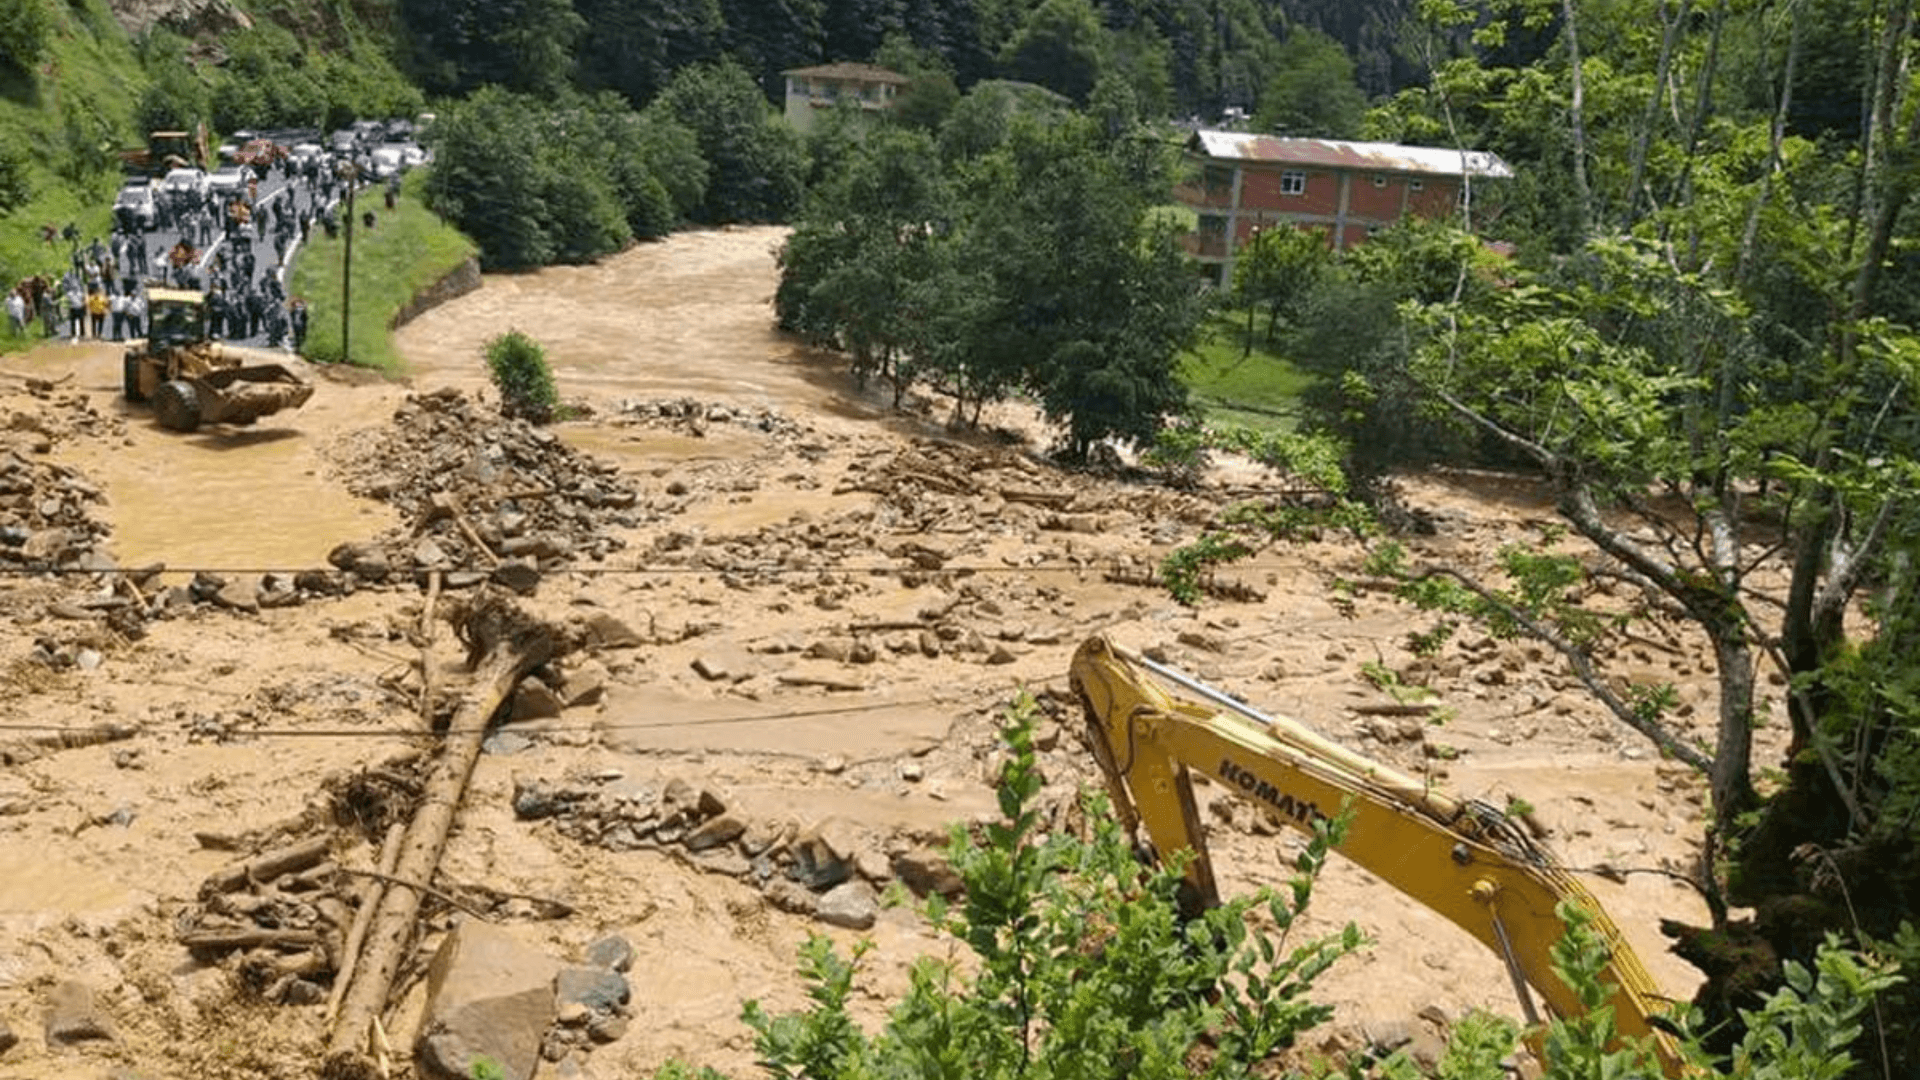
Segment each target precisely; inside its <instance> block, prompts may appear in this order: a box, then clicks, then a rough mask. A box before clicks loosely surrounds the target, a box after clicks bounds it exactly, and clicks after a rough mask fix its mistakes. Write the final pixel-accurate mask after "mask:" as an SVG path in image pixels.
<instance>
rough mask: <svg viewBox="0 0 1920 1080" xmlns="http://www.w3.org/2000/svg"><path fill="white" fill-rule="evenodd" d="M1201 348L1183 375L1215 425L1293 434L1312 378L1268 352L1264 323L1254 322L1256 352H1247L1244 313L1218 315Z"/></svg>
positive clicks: (1192, 354) (1183, 365)
mask: <svg viewBox="0 0 1920 1080" xmlns="http://www.w3.org/2000/svg"><path fill="white" fill-rule="evenodd" d="M1203 335H1204V336H1203V337H1202V339H1201V343H1200V345H1199V346H1198V347H1197V348H1196V349H1194V351H1192V352H1190V353H1188V354H1187V355H1186V356H1185V357H1184V358H1183V359H1182V361H1181V366H1180V370H1181V375H1182V376H1183V377H1184V378H1185V379H1186V382H1187V386H1188V388H1189V389H1191V390H1192V392H1193V398H1194V401H1195V402H1196V403H1198V404H1199V405H1200V407H1201V410H1202V411H1203V412H1204V413H1205V414H1206V418H1207V421H1208V422H1209V423H1212V424H1230V425H1239V426H1242V427H1249V428H1254V429H1257V430H1262V431H1265V430H1273V429H1280V430H1289V429H1291V428H1292V427H1293V425H1294V414H1295V412H1296V401H1297V399H1298V398H1299V396H1300V392H1301V391H1302V390H1305V389H1306V387H1307V386H1308V384H1310V383H1311V382H1312V381H1313V377H1312V376H1311V375H1309V374H1307V373H1306V372H1304V371H1301V370H1300V369H1299V368H1297V367H1295V366H1294V365H1293V363H1292V362H1291V361H1289V360H1287V359H1286V358H1285V357H1283V356H1280V355H1279V354H1277V353H1274V352H1270V351H1268V350H1267V348H1266V347H1265V335H1266V323H1265V320H1264V318H1256V321H1255V322H1254V328H1253V351H1252V352H1251V353H1247V352H1246V341H1247V324H1246V313H1245V312H1243V311H1224V312H1222V313H1220V314H1218V315H1215V316H1214V317H1213V319H1212V320H1211V321H1209V322H1208V323H1207V325H1206V327H1205V328H1204V330H1203Z"/></svg>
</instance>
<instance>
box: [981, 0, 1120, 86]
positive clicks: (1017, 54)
mask: <svg viewBox="0 0 1920 1080" xmlns="http://www.w3.org/2000/svg"><path fill="white" fill-rule="evenodd" d="M1108 50H1109V44H1108V41H1107V31H1106V28H1105V27H1103V26H1101V25H1100V15H1099V13H1098V12H1096V11H1095V10H1094V9H1093V4H1092V3H1091V2H1090V0H1043V2H1042V3H1041V4H1040V6H1039V7H1036V8H1034V9H1033V13H1032V14H1031V15H1029V16H1027V19H1026V22H1025V23H1024V24H1023V25H1022V26H1021V27H1020V32H1019V33H1018V34H1016V35H1015V36H1014V38H1013V40H1011V41H1009V42H1007V45H1006V47H1005V49H1004V50H1002V52H1001V55H1000V60H1001V64H1002V66H1003V67H1004V68H1005V69H1006V72H1007V74H1008V76H1009V77H1011V78H1015V79H1020V80H1023V81H1025V82H1031V83H1038V84H1040V85H1041V86H1044V87H1046V88H1047V89H1049V90H1054V91H1057V92H1059V93H1061V94H1064V95H1066V96H1067V97H1068V98H1071V99H1072V100H1073V101H1074V102H1076V103H1079V104H1085V103H1086V100H1087V96H1088V95H1090V94H1092V93H1093V87H1094V84H1095V83H1097V82H1099V81H1100V73H1101V72H1102V71H1104V70H1105V69H1106V66H1107V55H1108Z"/></svg>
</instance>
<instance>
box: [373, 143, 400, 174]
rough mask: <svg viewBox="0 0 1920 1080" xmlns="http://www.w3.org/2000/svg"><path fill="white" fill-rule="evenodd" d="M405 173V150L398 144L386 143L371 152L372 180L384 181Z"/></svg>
mask: <svg viewBox="0 0 1920 1080" xmlns="http://www.w3.org/2000/svg"><path fill="white" fill-rule="evenodd" d="M406 171H407V152H406V148H405V147H403V146H401V145H399V144H398V143H388V144H386V145H385V146H379V147H375V148H374V151H373V178H374V179H375V180H385V179H387V178H389V177H393V176H399V175H400V174H401V173H403V172H406Z"/></svg>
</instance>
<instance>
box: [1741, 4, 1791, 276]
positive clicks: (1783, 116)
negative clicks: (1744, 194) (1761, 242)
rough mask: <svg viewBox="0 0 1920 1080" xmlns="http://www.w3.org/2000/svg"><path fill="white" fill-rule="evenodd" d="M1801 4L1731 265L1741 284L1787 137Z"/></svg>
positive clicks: (1789, 41)
mask: <svg viewBox="0 0 1920 1080" xmlns="http://www.w3.org/2000/svg"><path fill="white" fill-rule="evenodd" d="M1804 11H1806V5H1805V4H1795V5H1794V6H1793V29H1792V30H1791V31H1789V32H1788V37H1787V68H1786V71H1785V73H1784V74H1782V76H1781V78H1780V102H1779V104H1778V105H1777V106H1776V107H1775V108H1774V110H1773V130H1772V132H1771V133H1770V134H1769V137H1768V141H1767V168H1766V171H1765V172H1763V173H1761V174H1760V191H1759V193H1758V194H1756V195H1755V196H1754V197H1753V206H1752V207H1750V208H1749V209H1748V210H1747V227H1746V229H1745V230H1744V231H1742V232H1741V234H1740V256H1739V259H1738V261H1736V262H1735V264H1734V271H1733V280H1734V282H1735V284H1741V285H1744V284H1745V283H1746V280H1747V271H1748V269H1749V268H1750V267H1751V266H1752V265H1753V245H1754V242H1755V240H1756V239H1757V238H1758V237H1759V235H1760V211H1761V210H1763V209H1765V207H1766V205H1767V200H1768V199H1769V198H1771V197H1772V194H1773V178H1774V175H1775V174H1776V173H1778V172H1779V171H1780V144H1781V143H1782V142H1783V141H1784V140H1785V139H1786V136H1787V111H1788V110H1789V109H1791V108H1792V107H1793V76H1794V71H1795V70H1796V69H1797V68H1798V67H1799V65H1800V40H1801V34H1800V30H1801V25H1802V22H1801V20H1802V13H1803V12H1804Z"/></svg>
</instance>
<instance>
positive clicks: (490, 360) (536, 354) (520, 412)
mask: <svg viewBox="0 0 1920 1080" xmlns="http://www.w3.org/2000/svg"><path fill="white" fill-rule="evenodd" d="M487 371H488V373H489V374H490V375H491V376H492V377H493V385H494V388H495V389H497V390H499V391H500V412H501V414H502V415H504V416H507V417H518V418H521V419H525V420H530V421H532V422H533V423H536V424H544V423H547V422H548V421H550V420H552V419H553V411H554V408H555V407H556V406H557V405H558V404H559V402H560V395H559V391H557V390H556V389H555V388H554V385H553V369H552V368H549V367H548V366H547V352H546V350H545V349H543V348H541V347H540V343H539V342H537V341H535V340H533V339H532V338H530V337H528V336H527V335H525V334H523V333H521V332H520V331H518V330H509V331H507V332H506V333H504V334H501V335H500V336H498V337H496V338H494V339H492V340H491V341H489V342H487Z"/></svg>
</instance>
